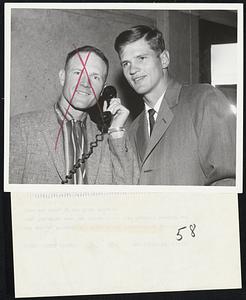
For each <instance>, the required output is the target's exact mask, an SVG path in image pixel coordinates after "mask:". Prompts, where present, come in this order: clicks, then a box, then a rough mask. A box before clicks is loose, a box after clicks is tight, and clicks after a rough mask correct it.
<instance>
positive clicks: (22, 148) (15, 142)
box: [9, 116, 26, 184]
mask: <svg viewBox="0 0 246 300" xmlns="http://www.w3.org/2000/svg"><path fill="white" fill-rule="evenodd" d="M25 160H26V135H25V132H24V130H23V126H22V119H21V116H17V117H13V118H12V119H11V122H10V149H9V183H10V184H20V183H22V179H23V173H24V168H25Z"/></svg>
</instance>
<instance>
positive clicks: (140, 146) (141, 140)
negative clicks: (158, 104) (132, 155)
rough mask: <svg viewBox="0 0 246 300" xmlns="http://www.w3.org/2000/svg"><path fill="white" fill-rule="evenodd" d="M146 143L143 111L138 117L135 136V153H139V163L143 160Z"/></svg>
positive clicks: (147, 135) (147, 140)
mask: <svg viewBox="0 0 246 300" xmlns="http://www.w3.org/2000/svg"><path fill="white" fill-rule="evenodd" d="M148 143H149V133H148V124H147V119H146V115H145V111H143V112H142V113H141V115H140V117H139V121H138V128H137V131H136V136H135V144H136V147H137V153H139V157H140V161H141V162H142V161H143V160H144V157H145V152H146V149H147V146H148Z"/></svg>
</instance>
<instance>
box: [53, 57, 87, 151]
mask: <svg viewBox="0 0 246 300" xmlns="http://www.w3.org/2000/svg"><path fill="white" fill-rule="evenodd" d="M90 54H91V53H90V52H88V54H87V56H86V59H85V63H84V64H83V66H84V67H83V69H82V70H81V73H80V75H79V79H78V81H77V83H76V86H75V89H74V91H73V95H72V97H71V100H70V101H69V105H68V107H67V109H66V112H65V115H64V119H63V120H62V123H61V126H60V128H59V131H58V134H57V137H56V142H55V150H56V149H57V144H58V140H59V137H60V134H61V131H62V127H63V124H64V122H65V119H66V117H67V113H68V111H69V108H70V106H71V104H72V101H73V98H74V95H75V93H76V91H77V89H78V86H79V84H80V80H81V77H82V75H83V72H84V70H85V69H86V67H85V66H86V63H87V61H88V58H89V56H90ZM86 74H88V73H86ZM87 76H88V75H87Z"/></svg>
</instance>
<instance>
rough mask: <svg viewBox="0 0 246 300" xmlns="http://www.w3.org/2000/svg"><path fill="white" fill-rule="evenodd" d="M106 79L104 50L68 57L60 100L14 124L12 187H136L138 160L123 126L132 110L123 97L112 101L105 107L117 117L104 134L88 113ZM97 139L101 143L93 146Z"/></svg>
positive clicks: (15, 119)
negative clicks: (24, 185) (65, 184)
mask: <svg viewBox="0 0 246 300" xmlns="http://www.w3.org/2000/svg"><path fill="white" fill-rule="evenodd" d="M107 74H108V60H107V58H106V57H105V56H104V54H103V53H102V52H101V51H100V50H99V49H97V48H95V47H92V46H84V47H81V48H78V49H75V50H73V51H72V52H70V53H69V54H68V56H67V59H66V64H65V68H64V69H62V70H61V71H60V73H59V78H60V83H61V85H62V95H61V97H60V99H59V101H58V102H57V103H56V104H55V105H54V106H52V107H48V108H47V109H45V110H42V111H38V112H30V113H25V114H20V115H18V116H15V117H13V118H12V120H11V126H10V164H9V183H15V184H19V183H25V184H29V183H33V184H59V183H72V184H134V183H136V182H137V177H138V165H137V160H136V159H135V156H134V153H133V152H132V150H131V146H130V142H129V140H128V137H127V134H126V132H125V130H124V127H123V126H124V123H125V121H126V119H127V117H128V114H129V111H128V110H127V109H126V108H125V107H124V106H123V105H121V103H120V99H119V98H112V99H111V101H110V104H109V107H108V108H106V104H105V103H104V108H103V109H104V110H106V109H107V110H108V111H110V112H111V113H112V116H113V118H112V122H111V125H110V128H109V131H108V133H105V134H103V135H102V134H101V135H100V132H99V130H98V126H97V124H95V123H94V122H93V121H92V120H91V118H90V115H89V114H88V109H90V108H92V107H93V106H94V105H95V104H96V103H97V100H98V98H99V96H100V94H101V93H102V91H103V88H104V87H105V81H106V78H107ZM98 134H99V136H98V140H97V142H96V143H93V144H91V143H92V142H94V141H95V140H96V135H98ZM95 144H97V146H96V147H94V146H95ZM91 146H93V147H91ZM91 148H93V153H92V154H91V156H90V157H89V158H88V159H87V160H85V163H83V159H82V155H83V154H87V153H88V152H90V150H91ZM83 157H84V156H83ZM71 170H72V171H71Z"/></svg>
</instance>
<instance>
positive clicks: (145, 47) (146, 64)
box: [120, 38, 167, 98]
mask: <svg viewBox="0 0 246 300" xmlns="http://www.w3.org/2000/svg"><path fill="white" fill-rule="evenodd" d="M122 48H123V49H122V51H121V52H120V60H121V65H122V68H123V73H124V76H125V77H126V79H127V81H128V82H129V84H130V85H131V86H132V88H133V89H134V90H135V91H136V92H137V93H138V94H141V95H143V96H145V97H146V98H149V97H150V98H158V97H159V96H160V95H161V94H162V93H163V89H164V87H163V84H164V81H163V78H164V73H163V68H166V67H167V65H166V63H165V64H164V63H163V56H165V55H166V52H165V51H164V52H163V53H161V54H158V53H157V52H156V51H154V50H152V49H151V47H150V45H149V44H148V42H147V41H146V40H145V39H144V38H141V39H139V40H137V41H135V42H132V43H129V44H127V45H125V46H124V47H122ZM164 61H166V59H165V60H164Z"/></svg>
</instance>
